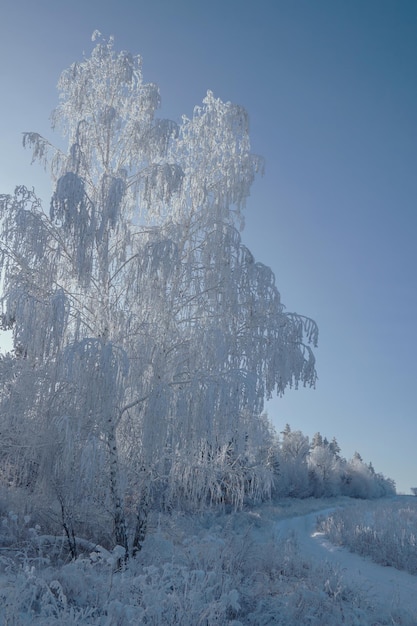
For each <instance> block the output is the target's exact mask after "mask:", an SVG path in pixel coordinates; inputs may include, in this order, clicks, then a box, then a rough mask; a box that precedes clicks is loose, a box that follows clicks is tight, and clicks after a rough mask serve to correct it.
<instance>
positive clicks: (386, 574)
mask: <svg viewBox="0 0 417 626" xmlns="http://www.w3.org/2000/svg"><path fill="white" fill-rule="evenodd" d="M332 510H334V509H327V510H324V511H320V512H319V513H317V512H315V513H309V514H308V515H302V516H299V517H292V518H289V519H283V520H280V521H279V522H277V527H278V530H279V532H280V534H282V535H286V534H287V533H293V534H294V536H295V538H296V541H297V543H298V545H299V548H300V553H301V554H303V556H305V557H307V558H311V559H312V560H313V562H315V563H321V562H328V563H330V564H331V565H333V566H335V567H337V568H338V570H339V571H340V573H341V576H342V577H343V580H344V581H345V582H346V583H353V584H354V585H355V586H358V587H359V588H360V589H361V590H362V591H363V592H365V593H366V595H367V596H368V597H369V598H370V599H371V600H372V603H373V604H375V605H379V606H381V607H386V608H387V610H390V611H391V610H395V609H396V608H401V609H402V610H405V611H407V613H408V614H409V615H410V616H413V617H414V616H415V624H416V626H417V576H412V575H411V574H408V573H407V572H402V571H399V570H397V569H395V568H393V567H384V566H381V565H377V564H376V563H373V562H372V561H371V560H369V559H367V558H365V557H361V556H359V555H357V554H353V553H351V552H349V551H348V550H347V549H345V548H341V547H338V546H334V545H333V544H331V543H330V542H329V541H327V539H326V538H325V537H324V535H323V534H322V533H318V532H317V531H316V521H317V517H318V516H322V515H326V514H328V513H331V512H332Z"/></svg>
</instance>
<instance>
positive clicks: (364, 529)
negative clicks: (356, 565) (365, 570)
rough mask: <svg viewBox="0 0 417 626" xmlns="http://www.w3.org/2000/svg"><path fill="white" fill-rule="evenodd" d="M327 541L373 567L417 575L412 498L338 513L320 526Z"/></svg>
mask: <svg viewBox="0 0 417 626" xmlns="http://www.w3.org/2000/svg"><path fill="white" fill-rule="evenodd" d="M320 529H321V530H322V531H323V532H324V533H325V534H326V536H327V537H328V539H330V541H332V542H333V543H336V544H338V545H343V546H346V547H348V548H349V549H350V550H352V552H357V553H358V554H361V555H365V556H369V557H371V559H372V560H374V561H375V562H376V563H380V564H381V565H390V566H392V567H396V568H397V569H403V570H406V571H408V572H410V573H411V574H417V503H415V502H414V501H413V500H412V499H411V498H405V497H398V498H395V499H393V500H388V501H387V500H383V501H377V502H374V503H373V504H372V507H371V506H370V503H369V502H366V503H363V504H358V505H355V506H352V507H347V508H345V509H341V510H337V511H335V512H334V513H332V515H330V516H328V517H327V518H326V519H324V520H322V521H321V522H320Z"/></svg>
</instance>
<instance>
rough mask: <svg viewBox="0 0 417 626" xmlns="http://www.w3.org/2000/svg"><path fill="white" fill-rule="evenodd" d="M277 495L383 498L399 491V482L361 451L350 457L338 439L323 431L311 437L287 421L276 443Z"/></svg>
mask: <svg viewBox="0 0 417 626" xmlns="http://www.w3.org/2000/svg"><path fill="white" fill-rule="evenodd" d="M271 450H272V454H273V456H272V459H271V462H272V464H273V466H274V486H273V494H274V495H276V496H291V497H296V498H305V497H309V496H313V497H331V496H338V495H345V496H350V497H352V498H381V497H384V496H389V495H394V494H395V483H394V481H393V480H392V479H390V478H386V477H385V476H384V475H383V474H381V473H379V472H376V471H375V469H374V468H373V465H372V463H366V462H365V461H364V460H363V459H362V457H361V455H360V454H359V453H358V452H355V454H354V455H353V458H351V459H349V460H347V459H345V458H344V457H343V456H341V454H340V452H341V450H340V447H339V444H338V442H337V440H336V439H335V438H333V439H332V440H331V441H328V439H327V438H326V437H323V436H322V435H321V434H320V433H319V432H318V433H316V434H315V435H314V437H313V438H312V439H311V441H310V440H309V437H307V436H306V435H304V434H303V433H302V432H301V431H300V430H295V431H293V430H291V428H290V426H289V425H288V424H287V425H286V427H285V429H284V430H283V431H282V433H280V436H279V437H278V436H275V438H274V442H273V445H272V448H271Z"/></svg>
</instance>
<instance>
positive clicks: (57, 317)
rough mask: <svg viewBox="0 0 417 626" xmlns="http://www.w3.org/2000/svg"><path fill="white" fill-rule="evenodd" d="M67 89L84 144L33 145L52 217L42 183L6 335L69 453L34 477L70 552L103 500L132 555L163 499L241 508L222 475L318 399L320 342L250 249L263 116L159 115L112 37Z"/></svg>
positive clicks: (32, 199) (70, 118)
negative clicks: (269, 403)
mask: <svg viewBox="0 0 417 626" xmlns="http://www.w3.org/2000/svg"><path fill="white" fill-rule="evenodd" d="M58 89H59V92H60V103H59V105H58V107H57V108H56V110H55V111H54V112H53V115H52V126H53V129H54V130H56V131H61V132H62V134H63V135H64V137H65V138H66V139H67V140H68V150H67V151H62V150H60V149H57V148H55V147H54V146H53V144H52V143H51V142H49V141H48V140H46V139H45V138H43V137H41V136H40V135H38V134H37V133H33V132H31V133H25V134H24V145H25V146H26V147H29V148H31V149H32V151H33V159H34V160H38V161H40V162H41V163H43V164H44V165H45V167H47V168H48V170H49V171H50V173H51V176H52V179H53V182H54V189H55V191H54V193H53V196H52V199H51V201H50V205H49V210H47V209H46V208H45V207H43V206H42V204H41V202H40V200H39V199H38V197H37V196H36V195H35V192H34V191H33V190H28V189H27V188H25V187H18V188H16V190H15V192H14V194H12V195H2V196H1V197H0V214H1V215H0V216H1V244H0V245H1V267H2V281H3V293H2V300H1V302H2V327H3V328H11V329H12V331H13V341H14V352H15V356H16V359H24V360H25V363H27V364H28V365H27V366H26V367H25V368H24V369H25V371H26V370H30V371H31V372H32V374H31V375H32V378H33V380H34V381H35V382H32V383H31V385H30V386H28V388H27V389H28V393H27V394H26V396H25V397H24V398H22V397H19V398H20V399H19V402H20V404H19V407H20V411H21V414H22V415H24V419H25V420H27V421H28V422H30V421H31V420H32V421H36V420H38V422H39V423H41V422H42V424H43V428H44V429H46V430H45V432H46V431H47V432H48V433H49V440H50V441H51V445H50V446H49V448H48V453H46V452H45V453H43V454H44V456H43V457H42V459H39V463H38V466H39V472H38V474H39V476H34V478H33V480H34V482H36V480H41V479H42V480H43V481H45V480H49V483H50V485H52V486H53V487H54V489H55V495H56V497H57V499H58V500H59V502H60V503H61V509H62V521H63V524H64V528H65V530H66V532H67V534H68V536H69V538H70V537H71V536H73V535H74V532H75V531H74V525H75V524H76V522H75V521H74V519H72V518H74V515H75V513H74V511H76V510H77V506H78V505H79V507H80V510H81V509H82V506H81V505H82V503H83V502H84V503H86V502H90V503H91V502H94V503H96V505H97V507H98V506H99V505H100V506H101V507H102V510H103V511H104V512H105V511H107V513H108V515H109V516H110V517H111V518H112V520H113V527H114V534H113V540H114V541H115V542H116V543H117V544H120V545H122V546H124V548H125V549H126V552H127V551H128V550H130V549H132V544H134V547H135V546H136V547H137V546H138V545H139V544H140V541H141V539H142V538H143V535H144V532H145V526H146V509H147V507H148V506H149V505H150V502H151V501H152V498H153V499H154V500H155V498H157V497H158V498H159V501H158V502H159V504H161V505H162V504H163V503H165V504H167V502H169V503H171V504H175V502H178V501H179V500H180V499H181V498H185V499H187V498H188V499H192V500H193V502H194V503H201V504H205V503H207V502H208V501H212V502H217V501H222V499H224V498H225V497H230V498H231V499H232V500H234V502H235V503H236V502H240V501H241V500H240V496H239V497H236V498H235V497H234V495H233V493H232V494H231V495H230V494H229V496H227V495H225V493H226V492H227V491H228V490H229V491H230V489H232V491H233V487H231V485H233V484H234V483H233V479H232V478H231V477H230V476H229V478H228V479H225V480H223V478H222V477H221V476H219V471H218V469H216V467H217V468H219V467H222V468H223V469H225V468H226V469H227V468H228V469H229V470H230V471H231V470H232V469H233V468H235V467H237V466H238V465H239V467H240V468H242V465H244V463H245V462H246V461H244V460H245V459H246V460H247V459H248V458H249V457H250V450H249V447H250V446H249V443H248V442H249V441H250V440H251V436H252V439H253V438H254V437H255V439H256V434H255V435H254V434H253V433H257V432H261V431H262V428H259V427H258V426H257V420H259V418H260V415H261V413H262V409H263V404H264V400H265V398H269V397H271V396H272V394H274V393H278V394H282V393H283V392H284V390H285V389H286V388H287V387H291V386H295V387H296V386H297V385H298V384H300V383H301V384H303V385H314V383H315V379H316V373H315V365H314V363H315V362H314V356H313V353H312V350H311V347H310V345H313V346H314V345H315V344H316V341H317V328H316V325H315V323H314V322H313V321H312V320H310V319H308V318H305V317H302V316H299V315H296V314H292V313H287V312H286V311H285V309H284V306H283V305H282V303H281V300H280V295H279V292H278V290H277V288H276V285H275V278H274V274H273V272H272V271H271V270H270V269H269V268H268V267H266V266H265V265H262V264H261V263H259V262H256V261H255V259H254V257H253V255H252V254H251V253H250V251H249V250H248V249H247V248H246V247H245V246H244V245H243V244H242V241H241V236H240V233H239V230H240V229H241V227H242V226H243V209H244V207H245V202H246V199H247V197H248V195H249V190H250V187H251V184H252V182H253V180H254V177H255V175H256V174H257V173H258V172H259V171H260V170H261V169H262V160H261V159H260V158H259V157H256V156H254V155H253V154H251V152H250V145H249V134H248V119H247V114H246V112H245V110H244V109H242V108H241V107H240V106H236V105H234V104H231V103H229V102H226V103H225V102H222V101H221V100H219V99H217V98H215V97H214V95H213V94H212V93H211V92H208V93H207V95H206V97H205V98H204V100H203V102H202V105H201V106H199V107H196V108H195V109H194V112H193V115H192V116H191V118H187V117H183V119H182V121H181V123H180V124H176V123H174V122H172V121H169V120H164V119H159V118H158V117H156V111H157V109H158V106H159V103H160V96H159V91H158V88H157V86H156V85H154V84H152V83H145V82H144V81H143V76H142V62H141V59H140V57H137V56H132V55H131V54H129V53H127V52H116V51H115V49H114V46H113V41H112V39H110V40H108V41H105V40H103V39H101V37H100V36H99V39H98V43H97V44H96V45H95V47H94V49H93V51H92V53H91V56H90V57H88V58H84V59H83V60H82V61H81V62H77V63H74V64H73V65H72V66H71V67H70V68H69V69H67V70H66V71H64V72H63V74H62V75H61V77H60V80H59V83H58ZM37 373H38V374H39V376H38V377H37ZM15 380H16V383H15V387H14V391H13V389H11V391H10V392H9V393H8V394H6V395H7V398H6V400H7V402H8V403H9V405H13V402H12V401H11V397H12V396H13V393H14V394H15V395H16V394H18V391H17V390H18V389H19V384H20V383H19V377H18V376H17V377H15ZM12 387H13V386H12ZM36 398H37V400H36V402H35V399H36ZM6 400H4V402H6ZM22 404H23V405H24V406H23V408H22ZM4 406H6V405H4ZM251 429H252V430H251ZM254 443H256V441H254ZM248 463H249V461H248ZM216 464H217V465H216ZM249 465H250V463H249ZM213 468H215V469H213ZM41 470H42V471H41ZM220 473H221V472H220ZM40 474H42V475H40ZM255 474H256V472H252V474H251V477H250V480H249V481H247V484H250V485H252V487H253V485H254V484H255V482H256V480H255V479H256V476H255ZM240 476H241V478H240V479H239V480H240V482H239V481H238V484H237V483H236V485H235V486H236V490H237V491H239V490H241V489H244V488H245V486H244V483H245V478H244V477H243V478H242V476H245V472H243V473H242V472H241V475H240ZM258 478H259V477H258ZM259 480H261V481H262V480H264V479H263V478H260V479H259ZM74 481H76V482H75V483H74ZM74 484H75V487H74ZM33 487H34V485H33ZM262 488H263V487H262V486H260V490H261V491H262ZM83 506H84V505H83ZM134 509H135V510H136V513H137V515H136V516H135V518H136V522H135V523H134V524H132V522H131V511H132V510H134ZM103 515H104V513H103ZM71 516H72V518H71ZM104 517H105V515H104ZM75 530H76V529H75ZM74 549H75V544H74Z"/></svg>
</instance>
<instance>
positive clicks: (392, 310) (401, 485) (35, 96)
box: [0, 0, 417, 492]
mask: <svg viewBox="0 0 417 626" xmlns="http://www.w3.org/2000/svg"><path fill="white" fill-rule="evenodd" d="M0 15H1V25H2V35H1V38H0V79H1V99H0V111H1V115H0V147H1V149H0V192H3V193H4V192H11V191H12V190H13V188H14V186H15V184H18V183H23V184H26V185H34V186H35V187H36V188H37V189H38V190H39V192H40V193H41V194H42V195H43V194H44V195H45V196H47V195H48V186H47V185H46V183H45V177H44V175H43V173H42V171H41V170H40V168H39V166H38V165H34V166H30V165H29V161H30V155H29V153H25V151H24V150H23V148H22V147H21V132H22V131H26V130H34V131H38V132H40V133H42V134H46V135H47V136H51V132H50V128H49V114H50V112H51V110H52V109H53V108H54V106H55V105H56V103H57V92H56V90H55V85H56V81H57V79H58V76H59V74H60V72H61V71H62V70H63V69H65V68H66V67H67V66H68V65H70V64H71V63H72V62H73V61H75V60H77V59H80V58H81V56H82V52H83V51H85V52H86V53H89V52H90V50H91V46H92V44H91V34H92V32H93V31H94V30H95V29H98V30H100V31H101V32H102V33H103V34H104V35H106V36H107V35H111V34H112V35H114V36H115V41H116V47H117V48H122V49H128V50H130V51H131V52H133V53H139V54H141V55H142V56H143V61H144V75H145V79H146V80H147V81H152V82H156V83H157V84H158V85H159V87H160V89H161V95H162V102H163V107H162V112H161V115H164V116H165V117H171V118H173V119H176V120H178V119H179V118H180V116H181V115H182V114H183V113H185V114H187V115H191V113H192V109H193V107H194V105H196V104H199V103H200V102H201V100H202V98H203V97H204V95H205V93H206V91H207V89H211V90H212V91H214V93H215V95H216V96H218V97H220V98H222V99H223V100H231V101H233V102H236V103H239V104H241V105H243V106H245V107H246V109H247V110H248V112H249V115H250V120H251V137H252V146H253V151H254V152H257V153H259V154H262V155H263V156H264V157H265V159H266V174H265V176H264V178H262V179H259V180H258V181H257V182H256V184H255V186H254V188H253V192H252V194H251V198H250V199H249V202H248V207H247V214H246V229H245V231H244V233H243V239H244V241H245V243H246V244H247V245H248V246H249V248H251V250H252V252H253V253H254V254H255V256H256V258H257V260H259V261H262V262H264V263H266V264H267V265H270V266H271V267H272V269H273V270H274V272H275V274H276V278H277V286H278V289H279V290H280V292H281V296H282V300H283V302H284V303H285V305H286V306H287V309H288V310H289V311H296V312H298V313H302V314H306V315H309V316H310V317H313V318H314V319H315V320H316V321H317V323H318V324H319V327H320V333H321V334H320V345H319V349H318V350H317V353H316V354H317V368H318V374H319V381H318V384H317V389H316V390H315V391H313V390H304V389H301V390H298V391H291V390H289V391H288V392H287V393H286V395H285V397H284V398H282V399H276V400H273V401H272V402H271V403H270V404H269V406H268V412H269V415H270V417H271V419H272V421H273V422H274V424H275V425H276V426H277V428H278V430H281V429H282V427H283V426H284V424H285V423H286V422H289V423H290V425H291V426H292V428H293V429H301V430H303V432H305V433H306V434H308V435H312V434H314V432H316V431H320V432H321V433H322V434H323V435H326V436H327V437H328V438H331V437H333V436H336V438H337V439H338V441H339V443H340V445H341V447H342V452H343V454H344V455H345V456H347V457H350V456H351V455H352V454H353V452H354V451H355V450H358V451H359V452H360V453H361V454H362V456H363V457H364V459H365V460H366V461H372V462H373V464H374V466H375V468H376V470H377V471H382V472H383V473H384V474H385V475H387V476H390V477H391V478H393V479H394V480H395V481H396V483H397V488H398V489H399V490H400V491H405V492H407V491H408V489H409V487H410V486H417V455H416V453H415V450H416V447H417V350H416V348H417V342H416V335H415V329H416V325H417V324H416V323H417V281H416V274H417V245H416V235H417V206H416V201H417V172H416V167H417V1H416V0H399V1H398V0H397V1H395V0H389V1H387V0H349V1H348V0H344V1H340V0H314V1H313V0H251V1H248V0H247V1H245V0H210V2H207V1H202V0H152V1H150V0H135V1H132V0H117V1H113V2H110V1H108V0H107V1H106V0H72V1H71V2H63V1H62V0H37V1H36V2H33V1H32V0H3V2H2V3H1V13H0ZM45 204H46V205H47V204H48V198H47V197H46V198H45Z"/></svg>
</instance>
